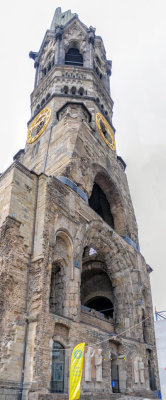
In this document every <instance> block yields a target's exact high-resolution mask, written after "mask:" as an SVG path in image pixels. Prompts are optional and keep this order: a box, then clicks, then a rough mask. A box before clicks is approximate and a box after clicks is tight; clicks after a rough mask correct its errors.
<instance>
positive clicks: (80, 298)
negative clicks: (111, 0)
mask: <svg viewBox="0 0 166 400" xmlns="http://www.w3.org/2000/svg"><path fill="white" fill-rule="evenodd" d="M70 49H75V50H74V51H73V54H76V56H78V57H79V60H81V61H79V62H80V64H81V63H82V65H74V62H73V58H72V56H71V54H72V53H71V52H70V51H69V50H70ZM66 54H67V56H68V58H67V56H66ZM31 56H32V57H33V58H34V60H35V67H36V79H35V88H34V91H33V93H32V95H31V105H32V117H31V121H30V123H29V124H31V123H32V122H33V120H34V117H35V115H37V113H38V112H39V111H40V110H41V109H43V108H44V107H45V106H47V107H49V108H50V109H51V111H52V112H51V120H50V122H49V124H48V125H47V127H46V129H45V130H44V132H43V133H42V134H41V135H39V137H37V139H36V140H34V142H33V143H28V142H27V143H26V146H25V150H24V151H23V150H22V151H20V152H19V153H18V154H17V155H16V156H15V157H14V160H15V161H14V163H13V164H12V165H11V166H10V167H9V169H8V170H7V171H5V172H4V174H2V175H1V176H0V210H1V215H0V249H1V251H0V274H1V279H0V312H1V321H2V322H1V346H0V352H1V363H0V399H2V400H10V399H14V400H16V399H22V398H24V399H29V400H39V399H40V400H46V399H50V400H53V399H54V400H55V399H67V393H68V386H69V361H70V357H71V352H72V349H73V348H74V347H75V345H76V344H78V343H80V342H85V345H86V348H85V352H86V353H87V351H88V348H89V347H92V349H93V357H92V359H91V361H90V374H91V376H90V378H87V377H86V374H85V366H84V371H83V378H82V391H81V398H82V399H84V400H90V399H103V400H107V399H111V398H121V399H129V398H130V399H131V398H133V399H134V398H137V399H138V398H140V399H142V398H144V397H145V396H146V397H147V398H155V391H156V390H157V388H159V380H158V368H157V358H156V346H155V336H154V326H153V313H152V301H151V291H150V281H149V271H150V269H149V266H148V265H147V264H146V262H145V260H144V258H143V256H142V255H141V253H140V251H139V243H138V232H137V224H136V219H135V215H134V210H133V206H132V201H131V197H130V193H129V189H128V184H127V178H126V174H125V171H124V169H125V163H124V162H123V160H122V159H121V157H118V156H117V154H116V151H112V150H111V149H110V148H109V147H108V146H107V145H106V143H105V142H104V140H103V139H102V137H101V135H100V134H99V131H98V129H97V126H96V121H95V116H96V113H97V112H100V113H102V114H103V115H105V118H106V119H107V121H108V123H109V124H110V126H111V129H112V131H114V128H113V126H112V108H113V101H112V99H111V97H110V89H109V76H110V73H111V62H110V61H108V60H107V59H106V54H105V49H104V45H103V42H102V39H101V38H100V37H96V36H95V30H94V29H93V28H92V27H90V28H89V29H88V28H87V27H86V26H85V25H84V24H82V23H81V22H80V21H79V19H78V16H77V15H75V14H71V13H70V11H68V12H67V13H63V14H62V13H61V10H60V9H57V10H56V13H55V16H54V19H53V22H52V25H51V29H50V30H48V31H47V32H46V35H45V38H44V41H43V43H42V46H41V49H40V51H39V53H31ZM105 135H106V136H107V135H108V133H107V132H105ZM56 346H59V347H57V348H58V350H56ZM99 350H100V351H99ZM99 354H100V357H102V358H101V360H102V362H101V364H100V365H101V370H99V369H98V371H99V373H98V374H97V372H96V371H97V367H96V365H97V364H95V363H96V361H95V360H96V358H95V357H97V356H98V357H99ZM58 357H59V358H58ZM99 368H100V367H99ZM101 372H102V374H101ZM53 392H54V393H53ZM60 392H61V393H60Z"/></svg>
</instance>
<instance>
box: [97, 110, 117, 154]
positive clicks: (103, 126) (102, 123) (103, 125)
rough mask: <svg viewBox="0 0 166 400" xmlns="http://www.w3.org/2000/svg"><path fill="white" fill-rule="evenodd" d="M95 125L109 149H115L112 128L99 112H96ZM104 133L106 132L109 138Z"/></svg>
mask: <svg viewBox="0 0 166 400" xmlns="http://www.w3.org/2000/svg"><path fill="white" fill-rule="evenodd" d="M96 125H97V127H98V130H99V132H100V135H101V137H102V139H103V140H104V142H105V143H106V144H107V146H108V147H109V148H110V149H111V150H115V149H116V145H115V138H114V133H113V130H112V128H111V127H110V125H109V124H108V122H107V120H106V119H105V117H104V116H103V115H102V114H100V113H97V114H96ZM106 134H107V137H108V136H109V139H110V140H108V139H107V138H106Z"/></svg>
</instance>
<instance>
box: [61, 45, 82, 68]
mask: <svg viewBox="0 0 166 400" xmlns="http://www.w3.org/2000/svg"><path fill="white" fill-rule="evenodd" d="M65 64H67V65H76V66H77V65H78V66H80V67H82V66H83V56H82V54H80V52H79V50H78V49H75V48H73V47H72V48H71V49H69V50H68V52H67V53H66V55H65Z"/></svg>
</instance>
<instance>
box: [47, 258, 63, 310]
mask: <svg viewBox="0 0 166 400" xmlns="http://www.w3.org/2000/svg"><path fill="white" fill-rule="evenodd" d="M63 290H64V288H63V267H62V266H61V265H60V264H59V263H55V264H53V266H52V273H51V287H50V312H52V313H54V314H58V315H62V314H63V311H62V310H63V307H62V301H63Z"/></svg>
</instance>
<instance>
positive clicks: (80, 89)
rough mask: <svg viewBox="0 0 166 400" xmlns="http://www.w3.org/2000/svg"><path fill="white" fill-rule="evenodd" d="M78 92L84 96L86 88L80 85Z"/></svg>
mask: <svg viewBox="0 0 166 400" xmlns="http://www.w3.org/2000/svg"><path fill="white" fill-rule="evenodd" d="M78 93H79V94H80V96H83V94H84V88H83V87H80V88H79V91H78Z"/></svg>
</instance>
